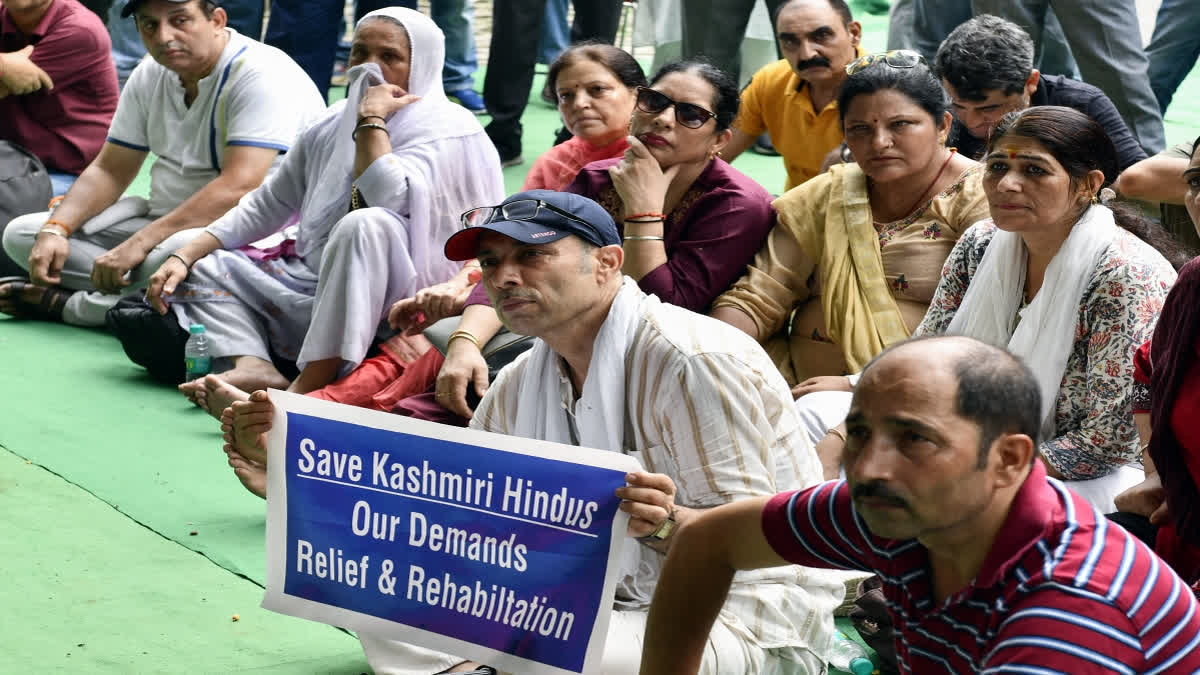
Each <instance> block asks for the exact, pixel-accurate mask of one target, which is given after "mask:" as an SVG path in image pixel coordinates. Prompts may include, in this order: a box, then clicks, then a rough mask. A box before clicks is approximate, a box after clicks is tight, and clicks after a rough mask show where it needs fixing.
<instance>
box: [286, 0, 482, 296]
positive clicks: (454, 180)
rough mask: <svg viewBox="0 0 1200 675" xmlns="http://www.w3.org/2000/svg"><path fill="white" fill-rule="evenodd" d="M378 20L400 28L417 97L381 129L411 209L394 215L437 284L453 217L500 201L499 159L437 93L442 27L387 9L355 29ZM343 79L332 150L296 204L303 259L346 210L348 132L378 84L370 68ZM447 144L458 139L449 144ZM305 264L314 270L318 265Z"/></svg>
mask: <svg viewBox="0 0 1200 675" xmlns="http://www.w3.org/2000/svg"><path fill="white" fill-rule="evenodd" d="M379 17H386V18H388V19H391V20H394V21H396V22H398V23H400V24H401V25H402V26H404V30H405V32H407V33H408V40H409V44H410V46H411V56H410V58H409V64H410V65H409V74H408V87H407V89H408V92H409V93H410V94H414V95H416V96H419V97H420V99H419V100H417V101H415V102H413V103H411V104H409V105H407V106H405V107H404V108H402V109H400V110H399V111H397V112H395V113H394V114H392V116H391V117H389V118H388V120H387V127H388V136H389V138H390V139H391V142H392V152H393V156H394V157H395V158H396V159H397V161H399V162H401V163H402V167H403V168H404V169H405V174H406V176H407V179H408V183H409V185H408V189H409V203H410V205H411V208H410V212H409V213H407V214H400V215H401V216H406V217H408V218H409V226H410V227H409V230H410V232H409V237H410V242H409V243H410V246H409V253H410V254H411V256H412V260H413V263H414V265H415V266H416V267H417V270H418V273H419V275H422V278H424V277H426V276H431V277H432V278H435V279H436V278H437V277H438V275H439V274H440V272H438V271H435V270H432V269H431V268H434V267H436V268H439V269H440V268H443V267H446V266H447V261H446V258H445V255H444V254H443V253H442V250H441V245H442V243H443V242H445V240H446V239H447V238H449V237H450V235H451V234H453V233H454V232H456V231H457V229H458V226H459V225H458V223H459V221H458V216H459V215H460V214H461V213H462V212H463V211H466V210H467V209H470V208H473V207H476V206H484V205H490V204H497V203H499V202H500V201H501V200H502V199H503V198H504V179H503V174H502V173H501V170H500V160H499V156H498V155H497V154H496V151H495V148H494V147H492V145H491V142H490V141H489V140H488V138H487V135H486V134H484V133H483V127H481V126H480V125H479V122H478V120H476V118H475V116H474V115H472V114H471V113H470V111H468V110H466V109H465V108H463V107H462V106H459V105H456V104H454V103H451V102H450V100H449V99H447V98H446V94H445V92H444V91H442V64H443V61H444V57H445V52H446V47H445V37H444V36H443V34H442V31H441V29H439V28H438V27H437V26H436V25H435V24H434V23H433V21H432V20H430V19H429V17H427V16H425V15H424V14H421V13H420V12H417V11H414V10H411V9H405V8H403V7H388V8H385V9H380V10H376V11H374V12H371V13H370V14H367V15H366V16H364V17H363V18H362V19H361V20H360V21H359V22H358V24H357V26H355V30H358V28H359V27H361V26H362V25H363V22H365V21H368V20H371V19H377V18H379ZM349 79H350V84H349V86H348V89H347V92H346V100H345V103H344V104H343V107H342V108H341V112H340V117H338V119H337V120H336V122H335V123H334V124H333V128H332V133H333V134H334V136H333V149H332V151H330V152H329V156H328V161H327V162H326V163H325V165H324V167H323V168H322V170H321V173H320V177H319V178H318V180H317V181H316V184H315V185H312V186H310V189H309V191H308V192H307V194H305V197H304V203H303V205H302V206H301V213H302V214H304V215H303V216H302V218H301V221H300V231H301V233H300V234H299V235H298V236H297V237H296V239H297V250H298V252H299V254H300V255H302V256H305V258H306V260H308V259H309V257H310V254H313V253H319V251H320V249H321V248H322V247H323V246H324V243H325V241H326V240H327V239H328V238H329V233H330V231H331V230H332V229H333V226H334V225H335V224H336V223H337V221H338V220H340V219H341V217H342V216H344V215H345V214H346V212H347V210H348V208H349V203H350V188H351V184H352V182H353V176H354V173H353V172H354V157H355V151H356V148H355V142H354V140H352V138H351V135H352V134H353V133H354V129H355V127H356V126H357V124H358V103H359V102H360V101H361V100H362V97H363V96H365V95H366V91H367V89H368V88H369V87H372V86H374V85H377V84H382V83H383V82H384V79H383V74H382V72H381V71H380V69H379V66H378V65H376V64H374V63H364V64H361V65H358V66H355V67H354V68H351V69H350V72H349ZM372 121H374V120H372ZM471 136H473V137H474V138H465V137H471ZM451 139H462V140H461V141H458V142H457V144H454V143H447V141H450V140H451ZM309 264H310V265H312V266H314V267H316V265H317V262H316V261H314V260H309ZM445 276H448V275H445ZM431 283H432V282H431Z"/></svg>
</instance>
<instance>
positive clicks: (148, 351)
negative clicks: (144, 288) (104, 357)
mask: <svg viewBox="0 0 1200 675" xmlns="http://www.w3.org/2000/svg"><path fill="white" fill-rule="evenodd" d="M104 323H105V324H106V325H107V326H108V330H109V331H111V332H112V334H113V335H115V336H117V339H118V340H120V341H121V347H122V348H123V349H124V350H125V355H126V356H128V357H129V360H130V361H133V362H134V363H136V364H138V365H139V366H141V367H143V368H145V369H146V371H147V372H149V373H150V377H153V378H154V379H156V380H158V381H159V382H165V383H167V384H179V383H181V382H183V381H184V379H185V378H186V377H187V370H186V369H185V368H184V363H183V347H184V345H185V344H187V340H188V332H187V331H185V330H184V329H183V328H182V327H181V326H180V325H179V321H178V320H176V319H175V315H174V314H173V313H172V312H167V313H166V314H165V315H163V314H159V313H158V312H156V311H154V308H153V307H151V306H150V304H149V303H147V302H146V298H145V296H144V295H143V294H142V293H131V294H130V295H126V296H125V297H123V298H121V299H120V300H118V301H117V304H116V305H114V306H113V307H112V308H111V309H109V310H108V312H107V313H106V314H105V315H104Z"/></svg>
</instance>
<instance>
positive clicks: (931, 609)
mask: <svg viewBox="0 0 1200 675" xmlns="http://www.w3.org/2000/svg"><path fill="white" fill-rule="evenodd" d="M1039 399H1040V393H1039V390H1038V384H1037V381H1036V380H1035V379H1034V378H1033V375H1032V373H1030V372H1029V370H1028V368H1026V367H1025V366H1024V365H1023V364H1022V363H1021V362H1020V361H1019V360H1017V359H1016V358H1015V357H1013V356H1011V355H1010V354H1008V353H1007V352H1005V351H1003V350H1001V349H997V348H995V347H990V346H987V345H984V344H983V343H981V342H978V341H975V340H973V339H971V338H965V337H936V338H923V339H917V340H910V341H908V342H903V343H900V344H899V345H897V346H894V347H892V348H890V349H888V350H886V351H884V352H883V353H882V354H881V355H880V356H879V357H877V358H876V359H875V360H874V361H873V362H872V363H871V364H869V365H868V366H867V368H866V369H865V370H864V371H863V376H862V380H860V382H859V386H858V387H857V388H856V389H855V393H854V401H853V403H852V404H851V408H850V414H849V416H848V417H847V418H846V424H847V436H848V438H847V443H846V454H845V455H844V456H843V462H844V467H845V470H846V480H845V481H835V482H829V483H825V484H823V485H820V486H817V487H814V488H809V489H807V490H803V491H797V492H783V493H781V494H779V495H776V496H775V497H768V498H756V499H748V500H745V501H741V502H737V503H735V504H730V505H728V506H723V507H719V508H716V509H712V510H710V511H708V512H706V513H704V514H702V515H701V516H699V517H697V518H695V519H693V521H692V522H690V523H688V524H687V525H686V526H685V527H683V528H682V531H681V532H680V533H679V534H678V535H677V536H676V540H675V542H674V543H673V545H672V547H671V550H670V553H669V555H668V557H667V562H666V564H665V566H664V569H663V576H662V579H661V580H660V582H659V585H658V589H657V592H656V595H655V598H654V603H653V605H652V606H651V610H650V618H649V621H648V627H647V632H646V645H647V647H646V650H645V651H644V652H643V661H642V671H641V672H642V673H656V674H657V673H685V672H695V664H696V663H697V656H698V655H699V653H700V652H699V646H700V643H699V641H698V638H697V636H702V635H703V634H704V632H705V630H706V629H707V625H708V622H709V621H710V620H711V619H712V617H713V616H714V615H715V613H716V610H717V608H719V607H720V603H721V598H722V596H723V595H724V588H725V587H726V586H727V585H728V581H729V579H730V577H731V576H732V575H733V574H734V571H735V570H749V569H759V568H770V567H772V566H775V565H783V564H787V563H789V562H790V563H798V564H802V565H811V566H818V567H829V568H842V569H857V570H863V571H870V572H874V573H876V574H878V575H879V577H880V579H881V580H882V582H883V591H884V596H885V598H886V600H887V603H888V610H889V613H890V614H891V616H892V620H893V625H894V628H895V635H896V654H897V658H898V660H899V665H900V668H901V671H902V672H905V673H972V672H982V673H1029V674H1046V673H1070V674H1071V675H1085V674H1091V673H1128V674H1130V675H1132V674H1133V673H1147V674H1154V673H1193V672H1195V671H1196V670H1197V668H1200V649H1197V647H1198V646H1200V613H1198V612H1197V602H1196V599H1195V597H1194V596H1193V595H1192V593H1191V591H1190V590H1189V589H1188V587H1187V585H1186V584H1185V583H1184V582H1183V581H1182V580H1181V579H1180V578H1179V577H1178V576H1176V575H1175V573H1174V572H1172V571H1171V569H1170V568H1169V567H1168V566H1167V564H1166V563H1164V562H1162V561H1161V560H1159V559H1158V558H1157V557H1156V556H1155V555H1154V553H1153V552H1152V551H1151V550H1150V549H1149V548H1147V547H1146V546H1145V545H1143V544H1142V543H1141V542H1140V541H1138V540H1137V539H1136V538H1134V537H1132V536H1130V535H1129V534H1128V533H1126V532H1125V531H1124V530H1122V529H1121V528H1120V527H1119V526H1117V525H1115V524H1113V523H1110V522H1108V521H1107V520H1105V518H1104V516H1102V515H1101V514H1100V513H1099V512H1097V511H1096V510H1095V509H1093V508H1092V507H1091V506H1090V505H1089V504H1088V502H1087V501H1086V500H1084V499H1083V498H1081V497H1078V496H1076V495H1074V494H1073V493H1071V492H1070V491H1069V490H1067V489H1066V488H1065V487H1064V486H1063V484H1062V483H1061V482H1059V481H1057V480H1053V479H1049V478H1047V477H1046V473H1045V470H1044V469H1043V468H1042V465H1041V462H1036V461H1034V457H1035V449H1036V448H1037V439H1038V434H1039V428H1040V423H1041V420H1040V419H1039V418H1038V411H1040V410H1041V406H1040V404H1039V403H1040V401H1039ZM739 573H742V572H739Z"/></svg>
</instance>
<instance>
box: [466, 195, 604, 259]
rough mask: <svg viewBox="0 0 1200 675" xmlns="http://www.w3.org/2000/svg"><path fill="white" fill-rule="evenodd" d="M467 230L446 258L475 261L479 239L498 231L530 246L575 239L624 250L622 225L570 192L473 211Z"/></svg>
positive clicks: (515, 199) (468, 216)
mask: <svg viewBox="0 0 1200 675" xmlns="http://www.w3.org/2000/svg"><path fill="white" fill-rule="evenodd" d="M462 218H463V225H464V226H465V227H464V228H463V229H462V230H460V231H458V232H456V233H454V234H453V235H452V236H451V237H450V238H449V239H447V240H446V257H447V258H449V259H450V260H470V259H471V258H474V257H475V254H476V252H477V251H478V250H479V236H480V235H482V234H483V233H484V232H485V231H490V232H498V233H500V234H503V235H504V236H506V237H510V238H512V239H516V240H517V241H519V242H522V243H525V244H547V243H549V242H552V241H558V240H559V239H562V238H563V237H566V236H568V235H572V234H573V235H575V236H577V237H580V238H581V239H584V240H586V241H588V242H590V243H592V244H594V245H596V246H614V245H616V246H620V244H621V237H620V235H618V234H617V224H616V223H614V222H613V219H612V216H610V215H608V211H605V210H604V207H602V206H600V205H599V204H597V203H596V202H594V201H592V200H590V199H588V198H587V197H584V196H582V195H577V194H574V193H571V192H555V191H553V190H526V191H525V192H518V193H517V194H515V195H513V196H511V197H509V198H508V199H505V200H504V201H503V202H501V203H500V204H499V205H498V206H484V207H480V208H477V209H471V210H470V211H467V212H466V213H464V214H463V215H462Z"/></svg>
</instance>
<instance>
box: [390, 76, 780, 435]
mask: <svg viewBox="0 0 1200 675" xmlns="http://www.w3.org/2000/svg"><path fill="white" fill-rule="evenodd" d="M737 106H738V95H737V87H736V85H735V84H734V82H733V80H732V78H731V77H730V76H729V75H727V74H726V73H724V72H722V71H720V70H718V69H717V68H715V67H714V66H712V65H711V64H708V63H705V62H702V61H682V62H678V63H671V64H668V65H666V66H664V67H663V68H662V69H661V70H659V72H658V73H657V74H656V75H655V76H654V79H653V80H652V81H651V84H650V86H649V87H640V88H638V90H637V107H636V109H635V110H634V112H633V118H632V120H631V121H630V124H629V136H628V138H627V139H626V141H627V142H628V144H629V148H628V149H627V150H626V151H625V153H624V156H623V157H620V158H616V159H609V160H603V161H598V162H593V163H591V164H589V165H587V166H586V167H584V168H583V170H581V171H580V172H579V175H578V176H577V177H576V178H575V180H574V181H572V182H571V184H570V185H568V186H567V187H566V191H567V192H574V193H576V194H581V195H583V196H585V197H589V198H591V199H593V200H595V201H597V202H598V203H599V204H600V205H601V206H603V207H604V208H605V209H606V210H607V211H608V212H609V213H610V214H611V215H612V216H613V220H615V221H616V222H617V227H618V228H619V229H621V230H622V231H623V234H622V236H623V238H624V242H623V246H624V248H625V265H624V272H625V274H627V275H628V276H631V277H633V278H634V279H636V280H637V281H638V282H639V284H640V285H641V287H642V289H643V290H644V291H646V292H647V293H653V294H655V295H657V296H658V297H659V298H660V299H662V300H663V301H664V302H669V303H672V304H676V305H680V306H682V307H686V308H688V309H691V310H693V311H698V312H704V311H706V310H707V309H708V306H709V304H710V303H711V302H712V301H713V299H714V298H715V297H717V295H718V294H720V293H721V291H723V290H725V288H727V287H728V286H729V284H730V283H731V282H732V281H733V280H734V279H736V278H737V277H738V276H739V275H740V274H742V272H743V271H744V270H745V269H746V264H747V263H748V262H749V261H750V259H751V258H752V257H753V256H754V253H755V251H757V250H758V249H759V247H760V246H762V244H763V242H764V241H765V240H766V236H767V233H768V232H769V231H770V229H771V227H772V226H773V225H774V222H775V215H774V211H773V210H772V209H771V198H770V196H769V195H768V194H767V192H766V190H764V189H763V188H762V186H760V185H759V184H758V183H756V182H754V181H753V180H752V179H750V178H748V177H747V176H745V175H744V174H742V173H741V172H739V171H737V170H736V169H734V168H733V167H731V166H729V164H728V163H727V162H725V161H724V160H722V159H721V158H720V157H718V156H717V155H718V153H719V152H720V150H721V148H722V147H724V146H725V144H726V143H728V141H729V138H730V136H731V135H732V132H731V131H730V130H729V125H730V123H731V122H732V121H733V119H734V117H736V116H737ZM457 302H462V300H461V299H459V300H458V301H457ZM487 303H488V299H487V294H486V292H484V291H483V288H482V287H477V288H476V289H475V290H474V292H473V293H472V294H471V296H470V297H469V299H468V300H467V301H466V308H465V309H464V310H463V311H462V320H461V321H460V324H459V329H460V330H462V331H466V332H467V333H469V334H470V335H471V336H472V337H474V338H475V339H476V340H466V339H462V340H453V341H452V342H451V343H450V345H449V347H448V348H447V352H446V360H445V363H444V364H443V365H442V366H441V370H440V371H439V372H438V374H437V380H436V384H435V386H434V387H433V390H432V391H425V393H423V394H418V395H416V396H411V397H408V398H405V399H403V400H397V399H396V398H395V397H394V394H395V393H396V392H398V391H401V390H402V389H404V388H406V386H404V385H403V384H402V385H398V386H391V387H388V389H387V390H386V391H385V392H384V393H383V395H381V396H376V397H375V398H374V400H373V401H372V402H371V404H370V405H374V406H380V405H384V406H390V408H389V409H391V410H394V411H396V412H399V413H401V414H407V415H412V416H414V417H420V418H422V419H432V420H434V421H438V422H443V423H447V424H460V425H465V424H466V422H467V420H469V419H470V416H471V407H470V405H468V397H470V398H474V394H478V395H479V396H482V395H483V393H484V391H486V389H487V372H488V371H487V364H486V363H485V362H484V359H483V357H482V355H481V354H480V351H479V349H478V347H476V341H477V343H478V344H479V345H486V344H487V342H488V340H490V339H491V337H492V336H493V335H495V333H496V332H497V331H498V330H499V329H500V321H499V319H498V318H497V317H496V313H495V311H493V310H492V308H491V306H490V305H488V304H487ZM454 304H455V303H454V302H444V303H436V304H435V303H421V302H419V301H417V299H414V301H411V302H410V301H404V302H403V303H398V305H397V306H396V307H395V308H394V310H393V313H392V316H391V319H392V325H393V326H394V327H396V328H399V329H405V330H407V331H409V332H418V331H420V330H421V329H423V328H424V327H425V326H426V325H428V324H429V323H431V322H432V321H436V320H437V319H440V318H442V317H444V316H449V315H453V313H454V312H455V311H456V310H455V308H454V307H453V305H454ZM418 310H419V311H420V316H419V318H418V314H417V312H418ZM434 363H436V357H432V356H431V357H426V358H423V359H422V363H421V364H418V365H419V366H420V367H421V369H425V370H424V372H422V371H421V370H419V369H410V370H408V371H406V372H405V374H404V375H402V376H401V378H402V381H403V383H412V382H415V381H419V379H420V376H422V375H425V374H426V373H428V370H427V369H428V367H429V366H430V365H431V364H434ZM398 382H401V381H400V380H398ZM468 389H470V390H471V394H470V395H469V394H468ZM417 391H423V389H418V390H417Z"/></svg>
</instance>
